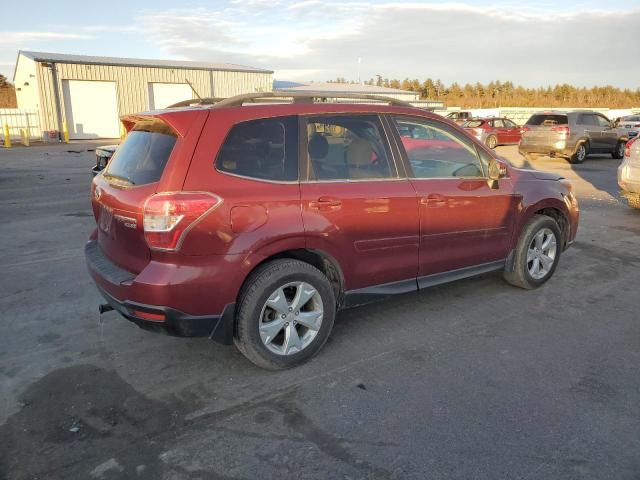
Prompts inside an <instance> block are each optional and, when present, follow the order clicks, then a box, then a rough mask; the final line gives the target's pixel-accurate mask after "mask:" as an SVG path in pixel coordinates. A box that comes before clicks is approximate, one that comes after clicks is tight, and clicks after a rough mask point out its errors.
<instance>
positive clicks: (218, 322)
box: [98, 286, 235, 345]
mask: <svg viewBox="0 0 640 480" xmlns="http://www.w3.org/2000/svg"><path fill="white" fill-rule="evenodd" d="M98 290H99V291H100V293H101V294H102V296H103V297H104V298H105V300H106V301H107V303H108V304H109V305H111V306H112V307H113V309H114V310H116V311H117V312H118V313H119V314H120V315H122V316H123V317H124V318H126V319H127V320H129V321H130V322H133V323H135V324H136V325H137V326H138V327H140V328H143V329H145V330H151V331H155V332H160V333H165V334H167V335H172V336H176V337H209V338H211V339H213V340H215V341H216V342H218V343H222V344H224V345H231V344H232V343H233V321H234V315H235V304H232V303H231V304H228V305H227V306H226V307H225V308H224V311H223V312H222V315H202V316H195V315H188V314H186V313H184V312H181V311H179V310H176V309H174V308H170V307H162V306H156V305H145V304H142V303H137V302H131V301H128V300H125V301H120V300H117V299H115V298H113V297H112V296H111V295H109V294H108V293H107V292H105V291H104V290H103V289H102V288H100V287H99V286H98ZM135 311H139V312H148V313H154V314H158V313H162V314H163V315H164V317H165V320H164V321H153V320H147V319H145V318H141V317H140V316H137V315H135V313H134V312H135Z"/></svg>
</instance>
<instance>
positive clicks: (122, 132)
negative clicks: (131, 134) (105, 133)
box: [120, 122, 127, 140]
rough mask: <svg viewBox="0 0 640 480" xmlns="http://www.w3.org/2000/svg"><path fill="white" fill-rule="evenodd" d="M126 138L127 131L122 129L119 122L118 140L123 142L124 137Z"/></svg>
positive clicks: (122, 126)
mask: <svg viewBox="0 0 640 480" xmlns="http://www.w3.org/2000/svg"><path fill="white" fill-rule="evenodd" d="M126 136H127V129H126V128H124V125H123V124H122V122H120V140H124V137H126Z"/></svg>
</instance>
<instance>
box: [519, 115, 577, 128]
mask: <svg viewBox="0 0 640 480" xmlns="http://www.w3.org/2000/svg"><path fill="white" fill-rule="evenodd" d="M567 123H569V120H568V117H567V116H566V115H556V114H549V113H540V114H535V115H532V116H531V118H530V119H529V120H527V125H533V126H537V125H539V126H543V127H553V126H554V125H566V124H567Z"/></svg>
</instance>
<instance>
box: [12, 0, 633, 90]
mask: <svg viewBox="0 0 640 480" xmlns="http://www.w3.org/2000/svg"><path fill="white" fill-rule="evenodd" d="M639 47H640V0H626V1H620V0H609V1H608V2H603V1H602V0H584V1H574V0H563V1H559V2H554V1H544V0H543V1H540V2H526V1H524V0H523V1H510V2H504V1H503V2H495V1H493V2H489V1H483V0H474V1H466V2H435V1H422V2H418V1H413V2H411V1H409V2H389V1H376V0H374V1H369V2H361V1H347V0H345V1H335V0H322V1H321V0H297V1H296V0H294V1H284V0H229V1H219V2H203V1H194V0H186V1H183V2H175V1H168V0H154V1H153V2H143V1H139V2H136V1H133V0H129V1H126V0H106V1H101V2H92V1H89V0H84V1H76V0H67V1H65V0H58V1H56V2H51V1H50V0H49V1H40V0H35V1H34V0H32V1H31V2H29V4H28V13H26V12H25V11H24V9H21V8H13V9H4V10H3V12H2V17H1V18H0V73H2V74H4V75H5V76H7V77H8V78H9V80H10V81H11V79H12V78H13V70H14V66H15V61H16V57H17V53H18V50H36V51H44V52H58V53H71V54H80V55H105V56H117V57H132V58H159V59H174V60H199V61H208V62H230V63H236V64H241V65H249V66H254V67H262V68H268V69H271V70H274V71H275V74H274V78H275V79H278V80H291V81H325V80H330V79H335V78H337V77H344V78H346V79H348V80H357V79H358V78H361V79H362V80H366V79H369V78H372V77H375V76H376V75H381V76H382V77H383V78H385V77H386V78H397V79H400V80H402V79H404V78H407V77H408V78H410V79H413V78H418V79H420V80H424V79H426V78H432V79H434V80H435V79H441V80H442V81H443V82H444V83H445V84H450V83H452V82H458V83H460V84H464V83H475V82H478V81H479V82H483V83H487V82H489V81H491V80H501V81H505V80H511V81H513V82H514V83H516V84H519V85H524V86H527V87H538V86H547V85H554V84H558V83H569V84H573V85H576V86H587V87H590V86H594V85H613V86H616V87H621V88H634V89H635V88H640V61H638V60H637V59H638V54H637V52H638V49H639Z"/></svg>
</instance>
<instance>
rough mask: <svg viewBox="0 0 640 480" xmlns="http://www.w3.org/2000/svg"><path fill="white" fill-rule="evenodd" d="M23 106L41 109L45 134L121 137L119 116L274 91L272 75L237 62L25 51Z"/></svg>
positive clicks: (20, 65) (20, 62) (20, 76)
mask: <svg viewBox="0 0 640 480" xmlns="http://www.w3.org/2000/svg"><path fill="white" fill-rule="evenodd" d="M13 81H14V85H15V87H16V96H17V100H18V108H20V109H25V110H37V111H38V114H39V119H40V127H39V128H40V130H41V131H42V132H52V131H55V132H56V133H57V132H62V129H63V122H66V124H67V128H68V130H69V137H70V138H71V139H86V138H116V137H119V136H120V121H119V117H120V116H122V115H126V114H129V113H136V112H142V111H145V110H153V109H157V108H164V107H166V106H168V105H171V104H172V103H176V102H179V101H181V100H187V99H190V98H197V97H196V95H195V94H194V93H193V90H192V88H191V87H190V86H189V83H190V84H191V85H193V88H194V89H195V90H196V92H197V94H198V95H199V96H201V97H203V98H204V97H230V96H233V95H238V94H241V93H251V92H269V91H271V90H272V85H273V72H272V71H271V70H263V69H259V68H252V67H245V66H241V65H234V64H216V63H202V62H187V61H173V60H144V59H135V58H114V57H94V56H84V55H65V54H59V53H44V52H29V51H20V52H19V53H18V59H17V61H16V68H15V72H14V76H13Z"/></svg>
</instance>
